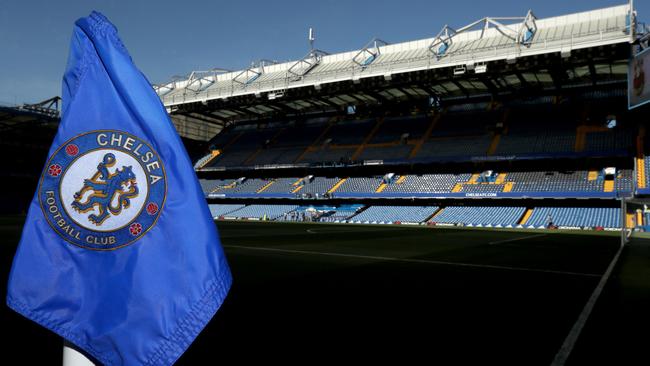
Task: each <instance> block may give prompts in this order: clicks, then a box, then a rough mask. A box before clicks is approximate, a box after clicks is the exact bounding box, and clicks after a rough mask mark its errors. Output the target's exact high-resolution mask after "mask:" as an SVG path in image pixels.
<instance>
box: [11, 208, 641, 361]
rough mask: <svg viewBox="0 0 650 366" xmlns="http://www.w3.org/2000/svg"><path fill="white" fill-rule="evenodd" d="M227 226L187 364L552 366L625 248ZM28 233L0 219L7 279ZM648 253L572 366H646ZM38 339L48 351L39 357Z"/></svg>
mask: <svg viewBox="0 0 650 366" xmlns="http://www.w3.org/2000/svg"><path fill="white" fill-rule="evenodd" d="M217 225H218V227H219V231H220V234H221V239H222V243H223V245H224V248H225V251H226V254H227V256H228V260H229V262H230V265H231V268H232V271H233V276H234V283H233V287H232V290H231V292H230V294H229V295H228V298H227V300H226V302H225V303H224V305H223V307H222V309H221V310H220V311H219V312H218V313H217V315H216V316H215V318H214V319H213V320H212V321H211V322H210V324H209V325H208V326H207V327H206V329H205V330H204V332H203V333H202V334H201V335H200V336H199V337H198V338H197V340H196V341H195V343H194V344H193V345H192V346H191V347H190V349H189V350H188V352H187V353H186V354H185V355H184V356H183V357H182V358H181V359H180V360H179V364H187V365H194V364H202V363H206V362H210V363H216V362H218V361H219V360H222V359H228V360H230V359H232V360H236V361H237V363H243V362H244V360H246V359H263V360H265V361H268V360H280V361H298V362H301V363H305V364H311V363H314V362H318V361H323V360H328V361H334V362H344V361H347V362H350V361H353V360H357V361H365V362H366V363H367V362H371V361H377V360H388V359H394V360H395V359H396V360H399V361H398V362H400V363H412V362H409V361H414V360H416V359H417V360H423V361H425V362H426V363H434V364H441V363H444V364H446V363H454V364H459V363H460V364H466V363H470V364H517V365H536V364H539V365H548V364H550V362H551V360H552V359H553V357H554V356H555V353H556V352H557V350H558V348H559V347H560V345H561V344H562V342H563V341H564V338H565V337H566V335H567V334H568V332H569V330H570V329H571V327H572V326H573V323H574V322H575V320H576V318H577V316H578V314H579V313H580V311H581V310H582V308H583V306H584V304H585V302H586V301H587V299H588V298H589V296H590V295H591V292H592V291H593V289H594V287H595V286H596V284H597V282H598V281H599V279H600V275H601V274H602V273H603V272H604V271H605V269H606V268H607V266H608V264H609V262H610V260H611V259H612V257H613V255H614V254H615V252H616V251H617V249H618V245H619V238H618V233H593V232H591V233H589V234H590V235H586V234H587V233H586V232H559V231H553V232H546V231H539V230H533V231H506V230H478V229H469V230H468V229H456V228H449V229H445V228H422V227H407V226H374V225H373V226H369V225H362V226H358V225H322V224H290V223H286V224H283V223H266V222H218V223H217ZM20 226H21V219H20V218H11V217H10V218H6V217H5V218H2V219H0V234H1V235H2V238H3V239H2V244H3V245H2V248H3V249H2V255H3V261H4V262H3V263H4V264H5V265H7V266H6V267H4V268H5V273H6V271H8V269H9V267H8V265H9V263H10V260H11V256H12V254H13V251H14V250H15V244H16V241H17V239H18V236H19V235H20ZM648 244H649V242H648V241H647V240H646V239H635V240H634V241H633V242H632V243H631V245H629V246H628V247H627V248H626V249H625V251H624V253H623V256H622V258H621V261H620V264H619V266H618V267H617V269H616V271H615V273H614V275H613V276H612V278H611V280H610V283H609V284H608V285H607V287H606V288H605V291H604V292H603V295H602V297H601V299H600V300H599V302H598V304H597V305H596V308H595V310H594V312H593V315H592V317H591V318H590V320H589V321H588V323H587V326H586V327H585V330H584V332H583V335H582V336H581V337H580V339H579V341H578V344H577V346H576V349H575V351H574V353H573V354H572V356H571V357H570V359H569V364H571V363H573V364H593V363H596V362H599V363H600V361H603V360H606V361H608V362H607V363H621V362H617V361H620V360H637V361H638V359H639V358H641V357H645V361H646V362H641V363H647V361H648V359H649V357H648V355H645V354H644V352H645V347H644V346H645V345H643V340H644V339H645V340H647V337H645V338H637V337H634V336H633V334H634V333H635V332H636V331H637V330H639V329H642V330H645V329H647V325H650V322H649V321H648V320H649V319H650V317H649V316H648V315H646V312H647V310H646V309H647V308H648V304H650V296H649V295H648V293H650V291H648V290H649V287H650V280H649V279H650V277H649V276H648V275H649V274H650V273H649V272H650V269H649V268H650V266H648V264H649V263H650V256H648V253H649V252H650V250H649V249H648V248H649V247H650V246H649V245H648ZM3 283H6V281H3ZM1 319H2V322H3V325H4V324H5V323H6V328H5V329H11V330H12V331H13V333H12V334H15V337H13V339H12V340H11V341H10V343H9V344H8V345H7V346H9V347H13V348H15V349H16V350H17V351H16V352H20V350H21V348H22V349H24V350H25V354H26V355H27V356H26V357H27V358H28V360H26V362H28V361H30V360H32V361H36V360H38V359H41V358H42V357H45V356H48V357H50V358H48V359H49V360H50V361H51V360H52V358H51V357H54V360H58V358H57V357H58V355H59V353H57V352H60V342H59V341H58V339H56V337H53V336H51V335H50V334H49V333H47V331H45V330H42V329H40V328H38V327H37V326H34V325H31V324H30V323H29V322H28V321H25V320H23V319H20V317H19V316H17V315H15V314H13V313H11V312H9V311H8V310H6V309H5V311H4V312H3V313H2V318H1ZM644 328H645V329H644ZM33 340H37V342H44V343H46V345H45V346H44V347H42V350H43V352H39V353H38V354H34V353H32V354H30V353H29V352H28V349H31V348H30V347H32V346H33V342H34V341H33ZM27 345H29V346H27ZM39 348H40V347H39ZM21 354H22V353H21ZM230 363H232V362H230Z"/></svg>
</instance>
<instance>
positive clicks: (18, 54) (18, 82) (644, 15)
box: [0, 0, 650, 105]
mask: <svg viewBox="0 0 650 366" xmlns="http://www.w3.org/2000/svg"><path fill="white" fill-rule="evenodd" d="M624 3H625V1H624V0H618V1H617V0H614V1H612V0H588V1H586V0H581V1H567V0H545V1H539V0H536V1H533V0H519V1H513V0H489V1H486V0H479V1H475V0H463V1H447V2H442V1H434V0H422V1H420V0H417V1H415V0H414V1H411V0H390V1H385V0H348V1H345V0H343V1H333V0H317V1H311V2H310V1H304V0H303V1H294V0H287V1H284V0H274V1H257V0H248V1H230V2H222V1H217V0H211V1H199V0H157V1H141V0H128V1H127V0H122V1H119V0H63V1H52V0H0V104H5V105H7V104H9V105H15V104H22V103H36V102H39V101H41V100H45V99H48V98H50V97H53V96H55V95H60V94H61V92H60V90H61V77H62V75H63V71H64V69H65V65H66V58H67V55H68V47H69V42H70V37H71V34H72V27H73V24H74V21H75V20H76V19H78V18H80V17H84V16H86V15H88V14H89V13H90V12H91V11H92V10H97V11H100V12H102V13H104V15H106V16H107V17H108V18H109V19H110V20H111V22H113V24H115V26H116V27H117V29H118V31H119V35H120V37H121V39H122V41H123V43H124V44H125V45H126V47H127V49H128V50H129V52H130V54H131V56H132V58H133V60H134V62H135V64H136V65H137V66H138V67H139V68H140V69H141V70H142V72H143V73H144V74H145V75H146V76H147V77H148V78H149V80H150V81H151V82H152V83H161V82H165V81H168V80H170V79H171V77H172V76H174V75H186V74H189V73H190V72H191V71H192V70H208V69H211V68H215V67H217V68H225V69H231V70H241V69H244V68H246V67H248V66H249V65H250V64H251V62H253V61H255V60H260V59H270V60H277V61H288V60H296V59H299V58H301V57H302V56H304V55H305V54H306V53H307V51H308V50H309V44H308V42H307V32H308V29H309V27H313V28H315V30H316V43H315V46H316V48H318V49H321V50H324V51H327V52H330V53H336V52H344V51H351V50H355V49H360V48H362V47H363V46H364V45H365V44H366V43H367V42H368V41H370V40H371V39H372V38H373V37H378V38H380V39H382V40H384V41H387V42H389V43H397V42H403V41H410V40H416V39H422V38H429V37H433V36H435V35H436V34H437V33H438V32H439V31H440V29H441V28H442V27H443V26H444V25H445V24H449V25H450V26H451V27H454V28H459V27H462V26H464V25H466V24H468V23H471V22H473V21H475V20H478V19H480V18H483V17H485V16H492V17H502V16H524V15H525V14H526V12H527V11H528V9H532V10H533V12H534V13H535V15H536V16H537V17H538V18H546V17H550V16H556V15H563V14H568V13H573V12H578V11H586V10H592V9H597V8H602V7H607V6H613V5H619V4H624ZM635 8H636V9H637V11H638V14H639V18H640V21H646V20H647V21H648V22H650V1H645V0H644V1H636V2H635Z"/></svg>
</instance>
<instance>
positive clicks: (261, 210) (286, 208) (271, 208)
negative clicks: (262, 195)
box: [228, 205, 298, 220]
mask: <svg viewBox="0 0 650 366" xmlns="http://www.w3.org/2000/svg"><path fill="white" fill-rule="evenodd" d="M297 208H298V206H296V205H249V206H246V207H242V208H240V209H238V210H236V211H232V212H230V213H229V214H228V216H232V217H236V218H240V219H259V220H264V219H266V220H275V219H277V218H278V217H281V216H282V215H284V214H285V213H287V212H291V211H293V210H295V209H297Z"/></svg>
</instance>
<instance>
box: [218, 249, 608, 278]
mask: <svg viewBox="0 0 650 366" xmlns="http://www.w3.org/2000/svg"><path fill="white" fill-rule="evenodd" d="M223 247H224V248H234V249H248V250H259V251H266V252H278V253H291V254H307V255H321V256H329V257H344V258H359V259H372V260H379V261H391V262H405V263H424V264H438V265H445V266H457V267H470V268H489V269H498V270H506V271H522V272H538V273H551V274H560V275H568V276H582V277H598V276H600V275H598V274H593V273H582V272H569V271H555V270H551V269H539V268H526V267H510V266H498V265H491V264H474V263H462V262H445V261H435V260H428V259H413V258H394V257H380V256H374V255H360V254H345V253H330V252H315V251H309V250H295V249H280V248H261V247H248V246H242V245H224V246H223Z"/></svg>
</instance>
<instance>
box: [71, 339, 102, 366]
mask: <svg viewBox="0 0 650 366" xmlns="http://www.w3.org/2000/svg"><path fill="white" fill-rule="evenodd" d="M63 366H95V364H94V363H92V361H90V360H89V359H88V358H86V356H84V355H83V354H82V353H81V352H79V351H77V350H76V349H75V348H74V346H72V345H71V344H70V343H68V342H63Z"/></svg>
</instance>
